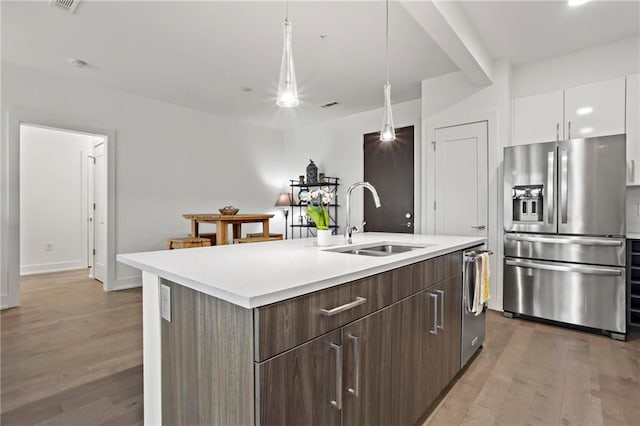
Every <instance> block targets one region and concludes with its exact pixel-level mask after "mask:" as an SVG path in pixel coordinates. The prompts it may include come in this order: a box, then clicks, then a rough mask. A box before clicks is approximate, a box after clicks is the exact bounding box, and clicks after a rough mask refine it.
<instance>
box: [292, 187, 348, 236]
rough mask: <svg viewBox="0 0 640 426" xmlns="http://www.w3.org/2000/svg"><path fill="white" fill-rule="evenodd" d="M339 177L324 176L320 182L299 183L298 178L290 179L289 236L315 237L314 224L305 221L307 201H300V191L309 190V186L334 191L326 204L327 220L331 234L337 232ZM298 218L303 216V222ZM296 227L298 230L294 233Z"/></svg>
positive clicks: (306, 219) (306, 218)
mask: <svg viewBox="0 0 640 426" xmlns="http://www.w3.org/2000/svg"><path fill="white" fill-rule="evenodd" d="M339 181H340V178H337V177H331V176H325V177H324V178H323V180H322V182H317V183H301V182H300V181H299V180H295V179H290V180H289V189H290V192H291V200H293V202H292V203H291V204H290V205H289V206H290V207H291V225H289V227H290V228H291V238H296V236H297V237H298V238H303V237H315V236H316V232H315V230H316V226H315V224H313V223H307V221H308V220H309V219H308V216H307V205H308V204H307V203H305V202H301V201H300V196H299V194H300V192H302V191H304V190H309V188H325V187H326V188H329V189H330V190H331V191H333V193H334V198H333V200H334V202H333V203H331V204H329V205H327V206H326V207H327V208H328V209H329V220H330V225H329V229H331V231H332V234H336V233H337V232H338V207H340V205H339V204H338V203H337V200H338V187H339V186H340V182H339ZM300 218H303V220H304V223H299V220H300ZM296 229H297V230H298V232H297V233H296Z"/></svg>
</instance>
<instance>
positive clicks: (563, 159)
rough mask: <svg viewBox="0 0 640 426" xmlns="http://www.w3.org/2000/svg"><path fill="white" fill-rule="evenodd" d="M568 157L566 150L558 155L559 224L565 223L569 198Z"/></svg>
mask: <svg viewBox="0 0 640 426" xmlns="http://www.w3.org/2000/svg"><path fill="white" fill-rule="evenodd" d="M568 168H569V155H568V153H567V150H566V149H563V150H562V151H561V153H560V215H561V216H562V219H561V222H562V223H567V210H568V206H567V204H568V200H567V199H568V198H569V188H568V185H569V171H568Z"/></svg>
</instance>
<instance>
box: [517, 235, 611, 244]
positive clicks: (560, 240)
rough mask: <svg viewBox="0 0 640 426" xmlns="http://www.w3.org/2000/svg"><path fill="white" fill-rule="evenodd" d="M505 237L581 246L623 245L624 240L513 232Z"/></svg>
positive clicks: (532, 241)
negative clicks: (555, 236) (532, 234)
mask: <svg viewBox="0 0 640 426" xmlns="http://www.w3.org/2000/svg"><path fill="white" fill-rule="evenodd" d="M505 238H506V239H507V240H511V241H524V242H528V243H551V244H577V245H581V246H603V247H622V245H623V242H622V240H613V239H611V238H547V237H530V236H525V235H513V234H507V236H506V237H505Z"/></svg>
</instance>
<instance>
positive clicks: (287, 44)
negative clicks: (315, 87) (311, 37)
mask: <svg viewBox="0 0 640 426" xmlns="http://www.w3.org/2000/svg"><path fill="white" fill-rule="evenodd" d="M287 15H288V14H287ZM298 103H299V101H298V85H297V83H296V70H295V66H294V65H293V51H292V47H291V21H289V17H288V16H287V17H286V18H285V19H284V22H283V23H282V64H281V65H280V79H279V82H278V97H277V99H276V104H277V105H278V106H281V107H285V108H291V107H295V106H298Z"/></svg>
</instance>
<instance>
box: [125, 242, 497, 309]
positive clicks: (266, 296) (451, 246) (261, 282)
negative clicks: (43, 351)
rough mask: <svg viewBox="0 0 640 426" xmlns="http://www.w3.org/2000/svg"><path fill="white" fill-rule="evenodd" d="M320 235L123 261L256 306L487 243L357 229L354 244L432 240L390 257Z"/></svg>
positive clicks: (132, 255) (147, 255)
mask: <svg viewBox="0 0 640 426" xmlns="http://www.w3.org/2000/svg"><path fill="white" fill-rule="evenodd" d="M332 239H333V241H332V242H335V245H334V246H331V247H317V246H316V240H315V238H303V239H295V240H293V239H292V240H283V241H272V242H265V243H252V244H236V245H226V246H213V247H203V248H193V249H181V250H161V251H152V252H144V253H130V254H119V255H118V256H117V259H118V261H119V262H122V263H124V264H127V265H129V266H133V267H134V268H138V269H141V270H143V271H146V272H150V273H152V274H154V275H157V276H160V277H163V278H166V279H168V280H170V281H173V282H176V283H178V284H181V285H184V286H186V287H189V288H192V289H194V290H197V291H200V292H202V293H205V294H208V295H211V296H214V297H217V298H220V299H223V300H226V301H228V302H231V303H234V304H236V305H239V306H242V307H244V308H256V307H258V306H263V305H268V304H270V303H275V302H279V301H282V300H285V299H289V298H292V297H296V296H300V295H303V294H307V293H311V292H314V291H318V290H322V289H325V288H329V287H332V286H335V285H338V284H343V283H346V282H349V281H353V280H357V279H360V278H364V277H367V276H370V275H374V274H378V273H381V272H385V271H389V270H391V269H395V268H399V267H401V266H405V265H409V264H411V263H415V262H419V261H422V260H426V259H430V258H432V257H436V256H440V255H443V254H447V253H450V252H453V251H457V250H461V249H464V248H467V247H472V246H475V245H478V244H482V243H484V242H485V241H486V239H485V238H483V237H458V236H443V235H414V234H385V233H373V232H370V233H364V234H354V237H353V246H354V248H356V247H357V246H358V245H360V244H367V243H371V242H397V243H408V244H414V245H427V244H428V246H426V247H425V248H420V249H416V250H411V251H409V252H406V253H397V254H392V255H390V256H384V257H382V256H381V257H377V256H375V257H374V256H358V255H352V254H345V253H336V252H330V251H327V250H328V249H329V250H330V249H334V248H337V247H339V246H345V244H344V237H343V236H342V235H337V236H333V237H332Z"/></svg>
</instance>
